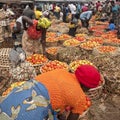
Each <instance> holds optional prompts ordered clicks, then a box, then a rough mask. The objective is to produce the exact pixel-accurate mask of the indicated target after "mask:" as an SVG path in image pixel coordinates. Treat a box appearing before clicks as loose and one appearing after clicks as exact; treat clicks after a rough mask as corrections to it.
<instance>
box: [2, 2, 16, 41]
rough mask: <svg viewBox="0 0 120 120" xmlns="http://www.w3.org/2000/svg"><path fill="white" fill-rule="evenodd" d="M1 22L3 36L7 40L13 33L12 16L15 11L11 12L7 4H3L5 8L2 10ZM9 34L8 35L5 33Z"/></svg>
mask: <svg viewBox="0 0 120 120" xmlns="http://www.w3.org/2000/svg"><path fill="white" fill-rule="evenodd" d="M0 14H1V16H0V24H1V26H2V35H3V36H2V37H3V39H5V40H8V39H9V37H11V36H10V34H11V30H10V16H11V15H13V14H14V13H12V12H10V10H9V9H8V8H7V4H4V5H3V8H2V9H1V10H0ZM6 33H7V34H8V36H7V37H6V36H5V34H6Z"/></svg>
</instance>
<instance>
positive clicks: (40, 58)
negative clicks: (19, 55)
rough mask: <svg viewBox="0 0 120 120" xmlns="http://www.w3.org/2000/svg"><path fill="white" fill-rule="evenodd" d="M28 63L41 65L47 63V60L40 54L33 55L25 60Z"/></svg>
mask: <svg viewBox="0 0 120 120" xmlns="http://www.w3.org/2000/svg"><path fill="white" fill-rule="evenodd" d="M26 60H27V61H28V62H30V63H32V64H33V65H36V64H43V63H45V62H47V61H48V59H47V58H46V57H45V56H44V55H42V54H33V55H31V56H29V57H27V59H26Z"/></svg>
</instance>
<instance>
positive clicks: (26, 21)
mask: <svg viewBox="0 0 120 120" xmlns="http://www.w3.org/2000/svg"><path fill="white" fill-rule="evenodd" d="M22 21H23V27H24V29H25V30H26V29H27V25H29V26H31V25H33V21H32V19H30V18H28V17H27V16H23V17H22Z"/></svg>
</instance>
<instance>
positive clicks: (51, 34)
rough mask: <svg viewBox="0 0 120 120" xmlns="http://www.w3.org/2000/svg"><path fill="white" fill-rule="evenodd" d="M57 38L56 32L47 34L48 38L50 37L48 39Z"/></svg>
mask: <svg viewBox="0 0 120 120" xmlns="http://www.w3.org/2000/svg"><path fill="white" fill-rule="evenodd" d="M56 36H57V34H56V33H55V32H47V33H46V37H48V38H49V37H53V38H54V37H56Z"/></svg>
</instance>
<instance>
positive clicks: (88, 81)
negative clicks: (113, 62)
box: [75, 65, 100, 88]
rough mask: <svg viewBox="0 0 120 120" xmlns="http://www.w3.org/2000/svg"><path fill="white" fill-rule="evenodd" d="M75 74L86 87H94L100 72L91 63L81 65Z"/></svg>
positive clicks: (96, 84) (97, 83)
mask: <svg viewBox="0 0 120 120" xmlns="http://www.w3.org/2000/svg"><path fill="white" fill-rule="evenodd" d="M75 75H76V77H77V79H78V81H79V82H80V83H81V84H83V85H85V86H86V87H88V88H95V87H97V86H98V85H99V82H100V73H99V72H98V70H97V69H96V68H95V67H93V66H91V65H82V66H80V67H78V68H77V70H76V71H75Z"/></svg>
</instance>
